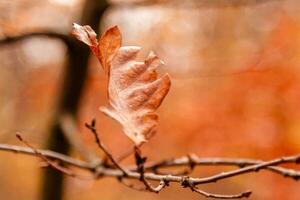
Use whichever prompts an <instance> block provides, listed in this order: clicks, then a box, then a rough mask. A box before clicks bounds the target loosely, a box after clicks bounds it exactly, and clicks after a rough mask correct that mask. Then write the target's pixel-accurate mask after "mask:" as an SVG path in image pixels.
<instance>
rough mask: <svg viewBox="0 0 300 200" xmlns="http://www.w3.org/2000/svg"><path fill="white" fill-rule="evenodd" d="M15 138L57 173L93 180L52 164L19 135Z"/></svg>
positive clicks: (54, 163)
mask: <svg viewBox="0 0 300 200" xmlns="http://www.w3.org/2000/svg"><path fill="white" fill-rule="evenodd" d="M16 137H17V138H18V139H19V140H20V141H21V142H23V143H24V144H25V145H26V146H28V147H29V148H31V149H32V150H33V152H34V153H35V154H36V156H38V157H39V158H41V159H42V160H43V161H44V162H45V163H47V166H49V167H52V168H53V169H55V170H57V171H59V172H61V173H63V174H66V175H68V176H71V177H75V178H80V179H88V180H92V179H93V178H91V177H86V176H82V175H79V174H76V173H75V172H73V171H72V170H71V169H69V168H66V167H63V166H61V165H59V164H57V163H56V162H53V161H52V160H50V159H48V158H47V157H46V156H44V155H43V154H42V153H40V152H39V150H37V149H36V148H35V147H33V146H32V145H30V144H29V143H28V142H27V141H26V140H24V139H23V138H22V136H21V135H20V134H18V133H17V134H16Z"/></svg>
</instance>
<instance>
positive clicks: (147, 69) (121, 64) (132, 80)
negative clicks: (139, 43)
mask: <svg viewBox="0 0 300 200" xmlns="http://www.w3.org/2000/svg"><path fill="white" fill-rule="evenodd" d="M139 51H140V48H139V47H121V48H120V49H119V51H118V53H117V54H116V56H115V57H114V59H113V61H112V65H111V73H110V79H109V86H108V93H109V103H110V107H109V108H108V107H104V108H103V107H102V108H101V111H102V112H104V113H105V114H107V115H108V116H110V117H112V118H114V119H115V120H117V121H118V122H119V123H121V124H122V126H123V130H124V132H125V134H126V135H127V136H128V137H129V138H130V139H131V140H133V141H134V143H135V144H136V145H140V144H142V143H143V142H146V141H147V140H148V139H149V138H150V137H151V136H152V135H153V134H154V133H155V131H156V127H157V123H158V115H157V113H156V112H155V111H156V109H157V108H158V107H159V106H160V104H161V102H162V100H163V99H164V97H165V96H166V94H167V93H168V91H169V88H170V84H171V82H170V77H169V75H168V74H165V75H164V76H162V77H161V78H157V72H156V68H157V67H159V66H160V65H162V64H163V62H162V61H161V60H160V59H159V58H158V57H157V56H156V55H154V54H153V53H150V54H149V56H148V58H147V59H146V60H145V61H144V62H137V61H135V60H134V59H135V57H136V55H137V54H138V53H139Z"/></svg>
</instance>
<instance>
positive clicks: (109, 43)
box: [72, 23, 122, 74]
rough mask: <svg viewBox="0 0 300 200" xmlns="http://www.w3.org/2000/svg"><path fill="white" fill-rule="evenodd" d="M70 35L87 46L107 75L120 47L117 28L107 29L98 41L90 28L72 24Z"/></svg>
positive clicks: (120, 40)
mask: <svg viewBox="0 0 300 200" xmlns="http://www.w3.org/2000/svg"><path fill="white" fill-rule="evenodd" d="M72 34H73V35H74V36H75V37H76V38H77V39H78V40H80V41H82V42H83V43H85V44H87V45H88V46H89V47H90V48H91V50H92V51H93V53H94V54H95V55H96V56H97V58H98V59H99V61H100V63H101V65H102V67H103V69H104V71H105V73H106V74H109V68H110V63H111V60H112V59H113V57H114V55H115V54H116V53H117V51H118V49H119V48H120V47H121V42H122V37H121V33H120V31H119V28H118V27H117V26H114V27H111V28H109V29H108V30H107V31H105V33H104V34H103V35H102V36H101V38H100V39H99V41H98V40H97V35H96V33H95V31H94V30H93V29H92V28H91V27H90V26H87V25H86V26H81V25H79V24H76V23H74V24H73V31H72Z"/></svg>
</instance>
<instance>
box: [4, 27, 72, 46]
mask: <svg viewBox="0 0 300 200" xmlns="http://www.w3.org/2000/svg"><path fill="white" fill-rule="evenodd" d="M33 37H46V38H54V39H60V40H61V41H63V42H64V43H65V44H66V45H67V46H68V47H70V46H72V45H74V44H75V39H74V38H72V37H70V36H69V35H67V34H63V33H59V32H54V31H52V30H43V31H36V32H30V33H24V34H21V35H16V36H7V37H5V38H1V39H0V46H3V45H9V44H13V43H16V42H20V41H22V40H25V39H29V38H33Z"/></svg>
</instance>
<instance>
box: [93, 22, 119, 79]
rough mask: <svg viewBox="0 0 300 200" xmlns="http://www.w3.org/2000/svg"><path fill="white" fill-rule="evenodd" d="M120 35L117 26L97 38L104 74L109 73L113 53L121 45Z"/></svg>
mask: <svg viewBox="0 0 300 200" xmlns="http://www.w3.org/2000/svg"><path fill="white" fill-rule="evenodd" d="M121 43H122V37H121V33H120V30H119V28H118V27H117V26H114V27H112V28H110V29H108V30H107V31H106V32H105V33H104V34H103V35H102V36H101V38H100V39H99V44H98V48H99V60H100V63H101V65H102V67H103V69H104V72H105V73H106V74H109V68H110V64H111V61H112V59H113V57H114V55H115V54H116V53H117V51H118V49H119V48H120V47H121Z"/></svg>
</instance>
